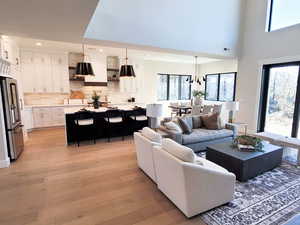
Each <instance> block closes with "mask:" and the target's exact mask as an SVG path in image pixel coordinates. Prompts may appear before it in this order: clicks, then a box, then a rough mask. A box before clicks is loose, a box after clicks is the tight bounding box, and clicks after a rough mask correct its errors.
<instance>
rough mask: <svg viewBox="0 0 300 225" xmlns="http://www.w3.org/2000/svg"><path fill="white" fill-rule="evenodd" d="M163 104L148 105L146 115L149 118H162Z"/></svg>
mask: <svg viewBox="0 0 300 225" xmlns="http://www.w3.org/2000/svg"><path fill="white" fill-rule="evenodd" d="M162 111H163V105H162V104H148V105H147V107H146V115H147V116H148V117H152V118H157V117H161V116H162Z"/></svg>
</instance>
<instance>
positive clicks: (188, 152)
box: [162, 138, 195, 163]
mask: <svg viewBox="0 0 300 225" xmlns="http://www.w3.org/2000/svg"><path fill="white" fill-rule="evenodd" d="M162 148H163V149H164V150H165V151H167V152H168V153H170V154H171V155H173V156H174V157H176V158H178V159H180V160H182V161H184V162H191V163H194V161H195V153H194V151H193V150H192V149H190V148H188V147H185V146H183V145H181V144H178V143H177V142H175V141H173V140H171V139H169V138H166V139H163V140H162Z"/></svg>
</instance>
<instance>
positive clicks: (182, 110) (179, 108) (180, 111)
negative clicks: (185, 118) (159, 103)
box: [169, 105, 192, 116]
mask: <svg viewBox="0 0 300 225" xmlns="http://www.w3.org/2000/svg"><path fill="white" fill-rule="evenodd" d="M169 108H171V109H175V110H177V111H178V115H179V116H182V114H188V111H189V110H191V109H192V106H189V105H178V106H177V105H176V106H175V105H169Z"/></svg>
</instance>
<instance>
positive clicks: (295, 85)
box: [258, 62, 300, 137]
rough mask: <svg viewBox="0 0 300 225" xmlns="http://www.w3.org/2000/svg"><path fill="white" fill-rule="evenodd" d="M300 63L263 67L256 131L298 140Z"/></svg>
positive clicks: (299, 134)
mask: <svg viewBox="0 0 300 225" xmlns="http://www.w3.org/2000/svg"><path fill="white" fill-rule="evenodd" d="M299 69H300V62H292V63H284V64H272V65H265V66H264V67H263V78H262V91H261V103H260V113H259V125H258V128H259V129H258V130H259V131H260V132H263V131H265V132H270V133H275V134H279V135H283V136H287V137H300V133H299V129H298V128H299V104H300V97H299V95H300V85H299V74H300V72H299Z"/></svg>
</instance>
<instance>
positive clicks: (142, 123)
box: [129, 108, 148, 132]
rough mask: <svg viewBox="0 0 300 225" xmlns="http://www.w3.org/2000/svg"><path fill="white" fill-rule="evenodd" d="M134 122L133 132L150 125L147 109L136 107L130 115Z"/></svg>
mask: <svg viewBox="0 0 300 225" xmlns="http://www.w3.org/2000/svg"><path fill="white" fill-rule="evenodd" d="M129 118H130V120H131V121H132V122H133V132H134V131H138V130H141V129H143V128H144V127H146V126H148V117H147V116H146V109H143V108H136V109H134V110H133V112H132V115H131V116H130V117H129Z"/></svg>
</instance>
